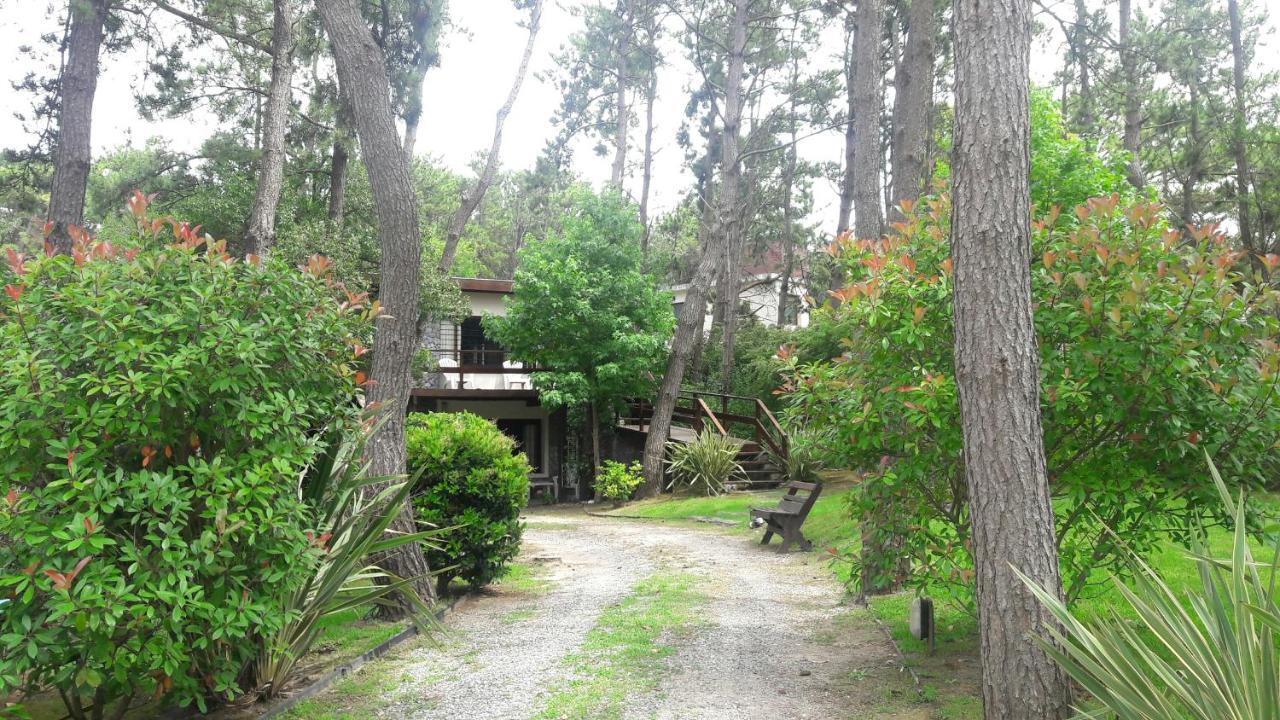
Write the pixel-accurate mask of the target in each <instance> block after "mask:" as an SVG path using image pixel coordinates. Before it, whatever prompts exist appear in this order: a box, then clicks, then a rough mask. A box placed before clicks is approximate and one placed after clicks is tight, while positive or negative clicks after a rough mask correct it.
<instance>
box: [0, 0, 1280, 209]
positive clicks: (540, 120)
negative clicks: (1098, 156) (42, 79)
mask: <svg viewBox="0 0 1280 720" xmlns="http://www.w3.org/2000/svg"><path fill="white" fill-rule="evenodd" d="M593 1H595V0H548V3H547V7H546V9H545V11H544V13H543V27H542V32H541V34H540V35H539V37H538V43H537V47H536V49H535V54H534V59H533V64H532V67H531V69H530V76H529V78H528V80H527V81H526V84H525V86H524V89H523V91H522V93H521V95H520V98H519V101H518V102H517V104H516V107H515V109H514V111H513V112H512V113H511V116H510V117H509V119H508V121H507V125H506V132H505V139H504V145H503V149H502V162H503V166H504V167H505V168H508V169H516V168H527V167H531V166H532V165H533V162H534V160H535V158H536V157H537V156H538V154H539V153H540V152H541V151H542V148H543V146H544V144H545V142H546V141H547V139H548V138H550V137H551V136H552V135H553V134H554V132H555V129H554V128H553V127H552V125H551V123H550V118H551V115H552V113H553V112H554V111H555V109H556V108H557V106H558V104H559V100H560V98H559V96H558V93H557V91H556V89H555V87H554V86H553V85H551V84H550V83H544V82H543V81H541V80H539V79H538V78H537V75H539V74H542V73H546V72H548V71H550V70H551V69H552V64H553V63H552V57H551V56H552V53H553V52H555V51H556V50H557V49H558V48H559V47H560V46H561V45H562V44H563V43H564V42H565V41H566V40H567V38H568V37H569V36H570V35H571V34H572V33H573V32H574V31H576V30H577V29H578V27H579V23H580V21H579V18H577V17H575V16H574V15H573V14H571V12H570V10H569V8H571V7H574V6H578V5H583V4H586V3H589V2H593ZM1060 2H1061V0H1060ZM1263 2H1264V3H1265V4H1268V5H1278V6H1280V0H1263ZM1068 4H1069V3H1068ZM450 6H451V8H450V13H451V15H452V17H453V19H454V22H455V24H456V25H458V26H459V27H460V28H462V29H464V30H465V32H464V33H459V32H455V33H453V34H450V35H449V36H447V37H446V38H445V41H444V47H443V48H442V54H441V64H440V67H439V68H436V69H433V70H431V71H430V72H429V73H428V75H427V81H426V85H425V91H424V98H425V113H424V117H423V121H422V125H421V129H420V134H419V136H418V143H417V148H418V152H419V153H420V154H423V155H430V156H433V157H435V158H437V159H439V160H440V161H442V162H444V163H445V164H446V165H448V166H449V167H451V168H453V169H455V170H458V171H462V172H466V171H467V168H468V165H469V163H470V162H471V161H472V160H473V159H474V157H475V156H476V154H477V153H478V152H483V151H485V150H487V149H488V147H489V143H490V140H491V137H492V132H493V118H494V113H495V112H496V111H497V108H498V106H499V105H500V104H501V103H502V102H503V100H504V99H505V96H506V93H507V91H508V89H509V87H510V84H511V80H512V75H513V74H514V72H515V68H516V65H517V63H518V61H519V56H520V53H521V51H522V50H523V47H524V42H525V31H524V30H523V29H521V28H520V27H518V26H517V24H516V23H517V20H518V19H519V17H520V14H519V13H517V12H516V11H515V9H514V8H513V7H512V3H511V0H452V1H451V2H450ZM1061 6H1062V9H1063V11H1064V12H1065V11H1069V8H1067V7H1066V5H1065V4H1063V5H1061ZM53 17H56V13H50V12H48V11H47V9H46V8H45V7H42V6H41V5H39V4H36V3H30V4H24V5H21V6H19V7H16V8H15V7H14V2H13V0H11V1H10V2H9V3H7V4H6V6H5V10H4V11H3V14H2V15H0V61H3V62H0V146H10V147H13V146H21V145H23V144H25V137H24V135H23V131H22V126H21V124H20V123H19V122H18V121H17V120H15V119H14V118H13V112H14V111H15V110H26V109H27V107H28V105H29V102H30V99H29V96H27V95H25V94H22V93H18V92H15V91H14V90H13V89H12V88H11V84H12V83H13V82H16V81H18V80H21V78H22V76H23V75H24V74H25V73H26V72H28V71H29V70H30V68H31V67H32V62H33V59H32V58H31V57H24V56H23V54H22V53H21V52H20V51H19V48H20V46H22V45H23V44H38V39H39V35H40V34H41V33H44V32H49V31H51V30H53V29H54V28H53V27H52V22H53V20H52V19H51V18H53ZM835 40H836V42H835V44H834V45H833V46H832V47H830V48H829V49H828V50H827V52H825V53H820V54H819V57H818V58H816V61H821V62H830V63H831V64H834V63H835V62H836V58H837V57H838V56H839V54H840V52H841V50H842V48H841V47H840V42H839V39H838V38H836V39H835ZM1055 40H1056V37H1055ZM1270 42H1272V47H1275V45H1274V38H1272V39H1271V41H1270ZM1266 54H1268V53H1264V52H1261V51H1260V52H1259V55H1260V57H1265V56H1266ZM6 55H8V57H5V56H6ZM821 55H825V56H826V57H821ZM1059 58H1060V53H1059V43H1057V42H1054V43H1046V42H1041V41H1037V43H1036V44H1035V47H1034V49H1033V61H1032V76H1033V80H1035V81H1037V82H1040V83H1047V82H1048V81H1049V80H1050V79H1051V77H1052V74H1053V73H1054V71H1055V70H1056V69H1057V67H1058V64H1059V63H1060V62H1061V60H1060V59H1059ZM138 68H139V62H138V56H137V54H132V53H131V54H126V55H123V56H118V57H111V58H108V59H107V61H106V63H105V65H104V68H103V74H102V78H101V80H100V82H99V84H98V94H97V102H96V105H95V108H94V129H93V144H94V148H95V151H101V150H104V149H108V148H111V147H115V146H117V145H120V144H123V143H124V142H125V141H126V140H128V139H132V140H133V142H134V143H136V144H141V143H143V142H145V140H146V139H147V138H148V137H151V136H156V135H159V136H162V137H165V138H167V139H168V140H169V141H170V144H171V146H172V147H173V148H174V149H175V150H194V149H195V148H197V147H198V146H199V144H200V142H201V141H202V139H203V138H204V137H205V136H206V135H207V134H208V133H209V130H210V127H209V126H208V125H207V124H204V123H201V122H200V121H198V120H195V119H192V118H181V119H176V120H166V121H163V122H158V123H150V122H145V121H143V120H142V119H141V118H140V117H139V116H138V113H137V110H136V109H135V107H134V104H133V98H132V95H131V93H129V92H127V91H126V90H125V89H126V88H128V87H130V86H132V85H133V84H134V83H135V81H136V74H137V72H138ZM664 73H665V75H663V76H662V77H661V78H660V93H661V95H660V99H659V104H658V107H657V110H656V117H657V131H656V132H655V138H656V140H657V144H658V155H657V160H656V167H655V181H654V199H653V206H654V208H655V210H657V211H661V210H664V209H668V208H670V207H672V206H673V205H674V204H675V203H676V202H678V200H679V198H680V197H681V195H682V193H683V192H684V191H685V190H686V189H687V188H688V187H689V184H690V183H691V180H692V178H691V176H690V175H689V174H688V173H687V172H685V170H684V168H683V164H684V163H683V153H682V151H681V149H680V148H679V147H678V146H677V145H676V143H675V133H676V130H677V129H678V128H679V126H680V124H681V123H682V122H683V120H684V105H685V100H686V97H687V95H686V93H685V90H686V86H687V84H688V83H690V82H692V81H693V79H694V78H693V73H692V71H691V70H690V69H688V68H686V67H685V65H684V60H683V58H682V57H679V55H678V52H677V51H674V50H673V51H672V52H670V53H669V58H668V62H667V65H666V66H665V68H664ZM640 135H641V133H640V132H633V133H632V137H633V139H638V137H639V136H640ZM633 147H635V145H633ZM842 147H843V137H842V135H841V133H839V132H832V133H828V134H826V135H822V136H817V137H812V138H809V139H806V140H802V141H801V144H800V155H801V156H802V157H803V158H806V159H810V160H815V161H819V160H825V161H839V160H840V158H841V157H842ZM638 154H639V153H638V151H637V152H636V153H635V156H634V157H633V159H632V161H633V162H635V161H638ZM609 162H610V161H609V159H608V158H599V157H596V156H595V155H594V153H593V152H591V148H590V146H589V145H586V144H583V145H581V146H579V147H578V148H577V151H576V153H575V157H574V167H575V169H576V170H577V171H578V172H579V173H580V174H582V175H583V176H584V177H586V178H588V179H589V180H592V181H593V182H597V183H599V182H600V181H602V180H603V179H604V178H607V177H608V174H609ZM631 185H633V186H635V187H636V188H637V189H638V185H639V181H638V179H637V180H634V181H632V182H631V183H630V185H629V188H630V186H631ZM815 199H816V202H817V207H816V208H815V215H814V217H813V220H814V221H815V222H818V223H820V225H821V227H822V228H823V229H824V230H826V231H831V230H833V229H834V223H835V214H836V212H835V208H836V204H837V193H836V190H835V188H834V187H831V186H830V184H829V183H826V182H822V181H820V182H819V184H818V187H816V188H815Z"/></svg>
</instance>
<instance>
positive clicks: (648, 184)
mask: <svg viewBox="0 0 1280 720" xmlns="http://www.w3.org/2000/svg"><path fill="white" fill-rule="evenodd" d="M657 100H658V69H657V67H653V68H652V69H651V72H650V76H649V87H648V89H647V90H646V91H645V99H644V103H645V106H644V165H643V169H642V171H641V172H642V176H641V180H640V224H641V225H643V226H644V235H643V236H642V237H641V238H640V252H641V253H642V254H644V255H646V256H647V255H648V254H649V236H650V234H651V233H650V227H649V194H650V191H651V190H652V187H653V106H654V105H655V104H656V103H657Z"/></svg>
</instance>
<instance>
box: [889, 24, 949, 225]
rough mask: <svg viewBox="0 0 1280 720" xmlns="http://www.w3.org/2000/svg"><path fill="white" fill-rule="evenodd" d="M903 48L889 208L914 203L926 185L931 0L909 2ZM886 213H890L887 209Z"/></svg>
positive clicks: (895, 108) (935, 27)
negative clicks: (905, 202)
mask: <svg viewBox="0 0 1280 720" xmlns="http://www.w3.org/2000/svg"><path fill="white" fill-rule="evenodd" d="M907 23H908V24H907V46H906V50H905V51H904V53H903V58H902V64H901V65H900V66H899V71H900V72H899V76H898V77H897V78H896V79H895V81H894V82H895V88H894V98H893V150H892V156H893V205H894V206H895V207H896V206H897V205H898V204H899V203H901V202H902V201H903V200H911V201H914V200H915V199H916V198H918V197H920V193H921V191H922V188H924V187H925V185H926V184H927V183H928V182H929V175H930V169H931V168H930V167H929V166H928V158H929V145H930V137H929V129H930V126H931V123H930V118H932V117H933V58H934V47H935V36H936V35H937V32H938V23H937V13H936V12H935V8H934V0H911V7H910V8H908V19H907ZM890 213H893V209H892V208H890Z"/></svg>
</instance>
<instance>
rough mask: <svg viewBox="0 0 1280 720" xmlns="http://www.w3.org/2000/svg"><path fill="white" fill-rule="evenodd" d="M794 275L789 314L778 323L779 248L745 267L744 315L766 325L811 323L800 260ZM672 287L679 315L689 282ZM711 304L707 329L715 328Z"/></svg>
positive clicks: (741, 290) (742, 286)
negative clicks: (712, 324)
mask: <svg viewBox="0 0 1280 720" xmlns="http://www.w3.org/2000/svg"><path fill="white" fill-rule="evenodd" d="M794 265H795V266H796V267H795V269H794V270H793V271H792V274H791V282H790V283H789V284H788V285H789V286H788V288H787V298H788V299H787V303H786V308H787V309H786V313H785V314H784V315H783V316H782V322H781V323H779V322H778V306H779V305H780V304H781V303H782V266H783V263H782V258H781V253H779V252H778V250H777V248H773V247H771V248H769V249H768V250H766V251H765V254H764V257H763V258H761V259H760V261H759V262H758V263H756V264H754V265H750V266H747V267H745V268H743V270H742V282H741V284H740V285H739V286H738V311H739V313H740V314H742V315H744V316H745V315H750V316H752V317H754V318H755V319H756V320H758V321H760V323H761V324H764V325H774V326H777V325H781V326H782V327H789V328H803V327H808V326H809V306H808V304H807V302H806V301H805V290H804V275H803V273H802V272H801V271H800V268H799V265H800V262H799V261H797V262H795V263H794ZM668 290H670V291H671V293H672V295H674V296H675V306H676V314H677V316H678V315H679V313H680V309H681V308H683V307H684V302H685V297H686V296H687V295H688V293H689V284H688V283H683V284H680V285H673V286H671V287H670V288H668ZM711 316H712V309H711V303H710V301H709V300H708V303H707V313H706V320H705V321H704V323H703V330H704V331H708V332H709V331H710V330H711Z"/></svg>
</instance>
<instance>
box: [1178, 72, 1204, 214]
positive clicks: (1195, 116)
mask: <svg viewBox="0 0 1280 720" xmlns="http://www.w3.org/2000/svg"><path fill="white" fill-rule="evenodd" d="M1188 90H1189V95H1190V97H1189V101H1190V105H1191V111H1190V113H1189V115H1190V116H1191V117H1190V122H1189V123H1188V126H1187V147H1186V150H1185V151H1184V153H1183V155H1184V157H1186V163H1187V167H1186V174H1185V175H1183V176H1182V225H1183V227H1184V228H1185V227H1186V226H1187V225H1192V224H1194V223H1195V217H1196V186H1197V185H1199V184H1200V179H1201V177H1200V176H1201V175H1202V173H1203V170H1202V168H1201V164H1202V162H1203V153H1204V144H1203V142H1202V139H1201V133H1200V85H1199V80H1198V79H1192V81H1191V82H1190V83H1188Z"/></svg>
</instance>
